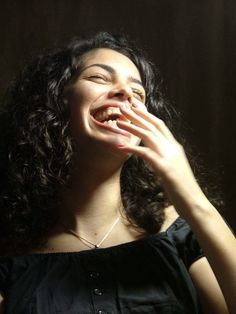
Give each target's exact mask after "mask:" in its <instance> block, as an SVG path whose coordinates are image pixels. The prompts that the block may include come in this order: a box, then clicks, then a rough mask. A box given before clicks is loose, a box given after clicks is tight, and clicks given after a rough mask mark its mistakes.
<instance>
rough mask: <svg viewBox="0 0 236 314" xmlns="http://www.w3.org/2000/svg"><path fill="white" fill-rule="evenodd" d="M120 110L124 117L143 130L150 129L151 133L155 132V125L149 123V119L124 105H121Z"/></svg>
mask: <svg viewBox="0 0 236 314" xmlns="http://www.w3.org/2000/svg"><path fill="white" fill-rule="evenodd" d="M120 110H121V112H122V113H123V115H125V117H126V118H127V119H128V120H130V121H131V122H132V123H134V124H135V125H137V126H139V127H141V128H143V129H145V130H149V131H152V132H153V133H155V132H156V127H155V126H154V125H153V124H152V123H150V122H149V121H147V119H145V117H144V118H143V117H141V116H139V115H137V114H136V112H134V111H133V110H131V109H128V108H126V107H121V109H120Z"/></svg>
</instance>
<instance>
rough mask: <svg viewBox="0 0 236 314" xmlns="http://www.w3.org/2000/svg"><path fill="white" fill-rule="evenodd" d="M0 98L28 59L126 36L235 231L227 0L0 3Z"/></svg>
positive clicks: (231, 11)
mask: <svg viewBox="0 0 236 314" xmlns="http://www.w3.org/2000/svg"><path fill="white" fill-rule="evenodd" d="M0 4H1V6H0V43H1V53H0V69H1V72H0V73H1V74H0V95H3V93H4V91H5V90H6V88H7V86H8V84H9V82H10V80H11V79H12V77H13V76H14V74H16V73H17V72H18V71H19V70H20V69H21V68H22V67H23V65H24V64H25V63H26V62H27V61H28V60H29V59H31V58H32V57H33V56H35V55H37V54H39V53H41V52H42V51H43V50H44V49H45V48H47V47H53V46H56V45H61V44H63V43H64V42H66V41H68V40H69V39H70V38H71V37H73V36H76V35H81V34H86V33H88V32H91V31H98V30H108V31H111V32H116V33H117V32H118V33H122V32H124V33H128V34H129V35H130V36H131V38H133V39H134V40H136V41H137V42H138V43H139V45H140V46H141V47H143V48H144V49H145V50H147V52H148V54H149V56H150V58H151V59H152V60H153V61H154V62H155V63H156V64H157V65H158V67H159V69H160V71H161V73H162V76H163V78H164V87H165V91H166V94H167V95H168V98H169V99H170V101H171V102H172V103H173V104H174V106H175V107H176V108H177V109H178V110H179V111H181V112H182V113H183V118H184V120H185V123H186V125H188V126H189V131H188V134H187V137H188V139H189V141H191V143H193V145H194V147H195V152H196V154H197V155H198V156H200V158H201V159H202V160H203V163H204V165H205V167H206V169H211V170H210V171H211V172H210V177H211V176H212V181H214V180H216V181H215V182H216V183H217V184H221V190H222V191H223V194H224V199H225V203H226V209H225V212H224V213H223V215H224V217H225V218H226V219H227V220H228V221H229V223H230V224H231V226H232V227H233V228H234V229H236V210H235V204H234V197H235V194H236V193H235V183H234V181H235V175H236V168H235V155H236V154H235V153H236V145H235V136H236V119H235V114H236V109H235V107H236V92H235V90H236V88H235V86H234V85H235V73H236V72H235V68H236V67H235V64H236V43H235V32H236V31H235V29H236V1H235V0H227V1H223V0H197V1H196V0H120V1H118V0H116V1H114V0H64V1H63V0H48V1H45V0H44V1H42V0H41V1H36V0H18V1H17V0H15V1H13V0H9V1H7V0H5V1H3V0H0Z"/></svg>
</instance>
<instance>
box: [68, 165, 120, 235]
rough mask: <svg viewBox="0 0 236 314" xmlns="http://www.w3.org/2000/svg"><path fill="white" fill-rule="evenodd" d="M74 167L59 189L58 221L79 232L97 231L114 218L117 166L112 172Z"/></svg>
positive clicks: (116, 203)
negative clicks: (70, 177)
mask: <svg viewBox="0 0 236 314" xmlns="http://www.w3.org/2000/svg"><path fill="white" fill-rule="evenodd" d="M87 169H89V171H87V172H86V173H85V172H84V171H81V170H79V169H77V171H76V175H75V176H74V178H73V180H72V183H71V186H70V188H65V189H64V190H63V206H62V221H63V223H64V224H66V225H67V226H68V228H70V229H72V230H74V231H78V232H79V233H80V234H84V235H86V234H91V233H93V234H95V235H96V234H98V233H99V230H100V233H101V231H103V230H101V229H103V228H104V229H107V226H109V225H110V224H111V223H112V222H113V221H114V220H115V219H116V217H118V213H119V209H120V208H121V196H120V168H118V169H114V171H113V172H110V173H108V172H106V171H103V172H101V171H98V170H97V169H99V167H98V168H96V169H95V167H94V168H93V169H91V168H87Z"/></svg>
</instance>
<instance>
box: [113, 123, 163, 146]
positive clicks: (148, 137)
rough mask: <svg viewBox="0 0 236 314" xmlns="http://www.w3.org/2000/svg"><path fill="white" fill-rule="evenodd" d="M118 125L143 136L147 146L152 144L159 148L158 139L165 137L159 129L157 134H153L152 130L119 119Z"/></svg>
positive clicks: (140, 136)
mask: <svg viewBox="0 0 236 314" xmlns="http://www.w3.org/2000/svg"><path fill="white" fill-rule="evenodd" d="M117 126H118V127H119V128H121V129H124V130H126V131H128V132H129V133H132V134H133V135H135V136H137V137H139V138H141V139H142V140H143V142H144V143H145V144H146V145H147V146H151V147H153V148H154V147H155V148H157V141H161V140H162V139H163V135H162V134H161V133H160V132H159V131H158V130H156V131H155V134H153V132H152V131H150V130H146V129H143V128H142V127H139V126H137V125H135V124H130V123H128V122H124V121H122V120H119V119H118V120H117Z"/></svg>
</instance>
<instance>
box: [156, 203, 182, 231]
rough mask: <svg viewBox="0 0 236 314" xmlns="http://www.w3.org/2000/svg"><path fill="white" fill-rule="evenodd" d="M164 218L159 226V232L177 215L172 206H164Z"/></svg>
mask: <svg viewBox="0 0 236 314" xmlns="http://www.w3.org/2000/svg"><path fill="white" fill-rule="evenodd" d="M164 213H165V219H164V222H163V224H162V226H161V229H160V232H163V231H166V230H167V229H168V228H169V227H170V226H171V225H172V224H173V222H174V221H175V220H176V219H177V218H178V217H179V214H178V213H177V211H176V210H175V208H174V206H168V207H166V208H165V211H164Z"/></svg>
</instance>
